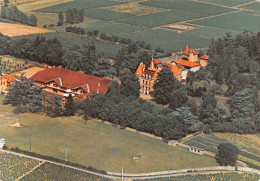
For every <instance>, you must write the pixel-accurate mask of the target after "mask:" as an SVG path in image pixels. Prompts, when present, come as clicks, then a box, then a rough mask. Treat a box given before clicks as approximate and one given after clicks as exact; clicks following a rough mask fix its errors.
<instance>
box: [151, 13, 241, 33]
mask: <svg viewBox="0 0 260 181" xmlns="http://www.w3.org/2000/svg"><path fill="white" fill-rule="evenodd" d="M241 11H242V10H237V11H229V12H225V13H220V14H215V15H210V16H204V17H200V18H194V19H188V20H184V21H178V22H176V23H189V22H191V21H198V20H202V19H208V18H214V17H218V16H223V15H227V14H232V13H238V12H241ZM171 24H173V23H170V24H165V25H162V26H157V27H153V28H152V29H158V28H161V27H163V26H167V25H171ZM190 24H193V23H190Z"/></svg>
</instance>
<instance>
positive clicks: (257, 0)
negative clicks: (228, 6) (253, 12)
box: [234, 0, 259, 10]
mask: <svg viewBox="0 0 260 181" xmlns="http://www.w3.org/2000/svg"><path fill="white" fill-rule="evenodd" d="M256 2H259V0H256V1H252V2H248V3H244V4H239V5H237V6H234V7H235V8H237V7H240V6H245V5H248V4H253V3H256ZM249 10H250V9H249Z"/></svg>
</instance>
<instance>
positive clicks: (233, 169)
mask: <svg viewBox="0 0 260 181" xmlns="http://www.w3.org/2000/svg"><path fill="white" fill-rule="evenodd" d="M203 171H242V172H249V173H254V174H258V175H260V170H257V169H253V168H248V167H233V166H217V167H203V168H188V169H181V170H169V171H162V172H150V173H136V174H131V173H124V176H125V177H148V176H163V175H169V174H180V173H189V172H203ZM107 174H108V175H111V176H121V175H122V173H118V172H107Z"/></svg>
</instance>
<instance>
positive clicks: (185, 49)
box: [183, 45, 190, 55]
mask: <svg viewBox="0 0 260 181" xmlns="http://www.w3.org/2000/svg"><path fill="white" fill-rule="evenodd" d="M189 50H190V48H189V46H188V45H187V46H186V47H185V48H184V50H183V55H189Z"/></svg>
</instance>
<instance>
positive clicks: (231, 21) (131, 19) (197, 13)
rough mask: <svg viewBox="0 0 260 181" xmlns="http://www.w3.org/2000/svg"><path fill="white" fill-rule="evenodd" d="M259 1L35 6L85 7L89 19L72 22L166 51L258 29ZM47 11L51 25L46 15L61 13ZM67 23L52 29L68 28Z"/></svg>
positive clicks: (96, 1) (92, 0)
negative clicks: (78, 22)
mask: <svg viewBox="0 0 260 181" xmlns="http://www.w3.org/2000/svg"><path fill="white" fill-rule="evenodd" d="M43 1H48V0H43ZM258 5H259V4H258V2H255V3H254V1H253V0H230V1H224V0H220V1H213V0H201V1H199V0H193V1H191V0H182V1H175V0H174V1H173V0H163V1H162V0H138V1H137V0H133V1H132V0H120V1H118V0H75V1H72V2H67V3H60V4H57V5H54V6H48V7H45V8H42V9H40V8H37V10H36V11H37V12H41V13H43V14H44V13H58V12H60V11H63V12H64V11H66V10H67V9H68V8H80V9H84V12H85V16H86V17H87V18H86V20H85V21H84V23H80V24H74V26H80V27H82V28H84V29H85V30H86V31H91V30H94V29H98V30H99V31H100V32H102V33H106V34H108V35H118V36H120V37H128V38H131V39H133V40H136V41H137V40H139V41H142V40H144V41H145V42H147V44H151V45H152V48H153V49H156V48H157V47H162V48H164V50H165V51H166V52H173V51H174V52H176V51H177V52H179V51H180V50H181V49H183V48H184V47H185V45H187V44H189V45H190V46H191V47H193V48H205V47H207V46H208V44H209V43H210V42H211V40H212V38H217V37H219V36H223V35H225V34H226V33H227V32H230V31H231V32H232V33H234V34H237V33H240V32H242V31H243V30H244V28H246V27H247V28H254V29H255V30H257V31H258V30H260V26H259V24H260V22H259V21H260V20H259V15H260V12H259V11H260V8H259V9H258V7H260V6H258ZM246 8H248V9H246ZM31 11H33V9H32V10H31ZM43 14H41V15H38V16H39V19H43V20H39V22H44V24H47V25H48V24H50V23H47V22H48V20H47V19H48V18H49V19H50V22H53V21H54V19H55V18H56V17H57V16H56V14H55V18H54V17H52V18H51V17H50V14H49V15H46V17H45V16H44V15H43ZM89 18H91V19H89ZM44 19H45V20H46V21H45V20H44ZM88 20H90V21H88ZM40 24H41V25H42V24H43V23H40ZM66 26H67V25H64V26H62V27H54V29H55V30H57V31H59V32H64V29H65V27H66Z"/></svg>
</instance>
